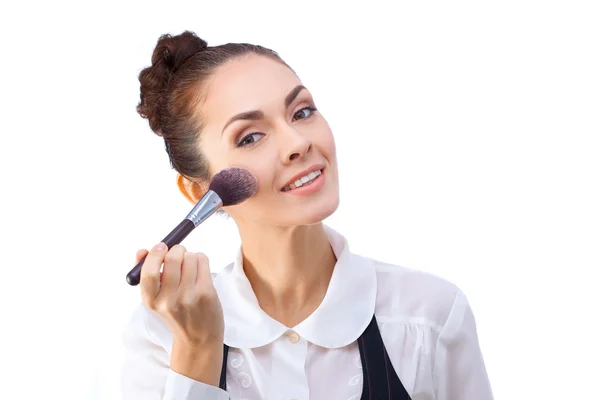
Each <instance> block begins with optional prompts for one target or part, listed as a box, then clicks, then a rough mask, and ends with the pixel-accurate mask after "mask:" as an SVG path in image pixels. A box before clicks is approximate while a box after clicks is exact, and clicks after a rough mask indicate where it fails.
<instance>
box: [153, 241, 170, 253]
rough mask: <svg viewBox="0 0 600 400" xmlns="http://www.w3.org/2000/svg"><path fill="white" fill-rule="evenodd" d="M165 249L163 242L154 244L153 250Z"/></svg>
mask: <svg viewBox="0 0 600 400" xmlns="http://www.w3.org/2000/svg"><path fill="white" fill-rule="evenodd" d="M166 249H167V246H166V245H165V244H164V243H163V242H160V243H159V244H157V245H156V246H154V250H156V251H165V250H166Z"/></svg>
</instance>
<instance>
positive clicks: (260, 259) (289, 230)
mask: <svg viewBox="0 0 600 400" xmlns="http://www.w3.org/2000/svg"><path fill="white" fill-rule="evenodd" d="M238 227H239V229H240V236H241V238H242V253H243V263H244V272H245V274H246V276H247V277H248V280H249V281H250V284H251V285H252V289H253V291H254V294H255V295H256V298H257V299H258V302H259V304H260V306H261V308H262V309H263V310H264V311H265V312H266V313H267V314H269V315H270V316H271V317H273V318H274V319H276V320H278V321H279V322H281V323H282V324H284V325H286V326H288V327H293V326H295V325H297V324H298V323H300V322H302V321H303V320H304V319H306V317H308V316H309V315H310V314H311V313H312V312H313V311H314V310H315V309H316V308H317V307H318V306H319V304H321V302H322V300H323V298H324V297H325V293H326V292H327V287H328V286H329V281H330V279H331V275H332V273H333V268H334V266H335V263H336V259H335V255H334V253H333V250H332V249H331V246H330V244H329V240H328V239H327V235H326V233H325V230H324V228H323V224H321V223H320V224H316V225H304V226H294V227H260V228H259V229H257V228H256V227H252V228H251V227H247V226H246V227H244V226H239V225H238Z"/></svg>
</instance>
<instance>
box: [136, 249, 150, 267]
mask: <svg viewBox="0 0 600 400" xmlns="http://www.w3.org/2000/svg"><path fill="white" fill-rule="evenodd" d="M146 254H148V250H146V249H140V250H138V251H137V253H135V263H136V264H137V263H139V262H140V261H142V259H143V258H144V257H146Z"/></svg>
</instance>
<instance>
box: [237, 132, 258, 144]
mask: <svg viewBox="0 0 600 400" xmlns="http://www.w3.org/2000/svg"><path fill="white" fill-rule="evenodd" d="M262 137H263V134H262V133H258V132H255V133H251V134H249V135H247V136H244V138H243V139H242V140H241V141H240V142H239V143H238V147H244V146H249V145H251V144H254V143H256V142H258V141H259V140H260V139H262Z"/></svg>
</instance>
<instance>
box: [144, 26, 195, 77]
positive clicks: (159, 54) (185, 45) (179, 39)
mask: <svg viewBox="0 0 600 400" xmlns="http://www.w3.org/2000/svg"><path fill="white" fill-rule="evenodd" d="M206 47H207V43H206V41H204V40H202V39H200V38H199V37H198V36H196V34H195V33H194V32H190V31H185V32H183V33H181V34H179V35H177V36H171V35H169V34H166V35H162V36H161V37H160V38H159V39H158V43H157V44H156V48H155V49H154V53H152V64H153V65H154V64H159V63H161V62H164V63H165V65H166V66H167V67H168V68H169V69H170V70H171V73H174V72H177V70H178V69H179V68H180V67H181V66H182V65H183V63H185V62H186V61H187V60H188V59H189V58H190V57H191V56H193V55H194V54H196V53H198V52H199V51H202V50H204V49H206Z"/></svg>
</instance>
